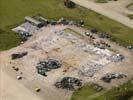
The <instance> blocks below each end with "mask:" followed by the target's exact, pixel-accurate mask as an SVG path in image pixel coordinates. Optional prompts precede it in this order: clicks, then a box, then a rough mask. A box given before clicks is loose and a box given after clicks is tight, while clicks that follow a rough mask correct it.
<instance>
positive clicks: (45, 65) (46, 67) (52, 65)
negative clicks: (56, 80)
mask: <svg viewBox="0 0 133 100" xmlns="http://www.w3.org/2000/svg"><path fill="white" fill-rule="evenodd" d="M60 67H61V64H60V62H59V61H57V60H55V59H48V60H44V61H40V62H39V63H38V64H37V67H36V68H37V71H38V73H39V74H41V75H43V76H47V75H46V72H48V71H50V70H51V69H57V68H60Z"/></svg>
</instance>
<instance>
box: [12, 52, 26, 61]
mask: <svg viewBox="0 0 133 100" xmlns="http://www.w3.org/2000/svg"><path fill="white" fill-rule="evenodd" d="M27 54H28V52H22V53H14V54H12V55H11V57H12V60H15V59H18V58H22V57H24V56H26V55H27Z"/></svg>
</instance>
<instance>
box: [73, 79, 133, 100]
mask: <svg viewBox="0 0 133 100" xmlns="http://www.w3.org/2000/svg"><path fill="white" fill-rule="evenodd" d="M132 82H133V80H132V81H129V82H127V83H125V84H123V85H121V86H119V87H114V88H113V89H111V90H109V91H107V90H102V91H100V92H97V91H96V89H95V88H94V86H93V85H90V86H89V85H87V86H84V87H82V88H81V89H79V90H77V91H75V92H74V93H73V95H72V97H71V100H132V99H133V83H132Z"/></svg>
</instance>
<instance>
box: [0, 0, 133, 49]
mask: <svg viewBox="0 0 133 100" xmlns="http://www.w3.org/2000/svg"><path fill="white" fill-rule="evenodd" d="M37 14H41V15H43V16H44V17H45V18H49V19H52V18H53V19H58V18H60V17H65V18H67V19H73V20H79V19H83V20H84V21H85V27H87V28H92V27H95V28H97V29H98V30H99V31H103V32H108V33H110V34H112V36H113V40H116V41H118V42H119V43H121V44H123V45H128V44H133V29H130V28H128V27H126V26H124V25H122V24H120V23H118V22H116V21H113V20H111V19H109V18H107V17H104V16H102V15H100V14H97V13H95V12H93V11H91V10H88V9H85V8H83V7H80V6H77V7H76V8H74V9H68V8H66V7H64V5H63V0H0V30H1V31H0V50H6V49H9V48H12V47H14V46H17V45H18V44H19V43H20V38H19V36H18V35H17V34H16V33H14V32H12V31H11V28H13V27H14V26H16V25H17V24H20V23H21V22H23V21H24V17H25V16H28V15H29V16H34V15H37Z"/></svg>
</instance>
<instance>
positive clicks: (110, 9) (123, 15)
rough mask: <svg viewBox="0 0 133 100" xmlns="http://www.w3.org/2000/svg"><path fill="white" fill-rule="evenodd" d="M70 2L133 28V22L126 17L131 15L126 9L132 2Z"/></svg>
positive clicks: (77, 0)
mask: <svg viewBox="0 0 133 100" xmlns="http://www.w3.org/2000/svg"><path fill="white" fill-rule="evenodd" d="M72 1H74V2H75V3H77V4H79V5H81V6H84V7H86V8H88V9H91V10H94V11H95V12H97V13H100V14H102V15H104V16H107V17H109V18H111V19H113V20H116V21H118V22H120V23H122V24H124V25H126V26H128V27H131V28H133V20H131V19H129V18H128V17H127V15H128V14H133V11H132V10H129V9H127V8H126V6H127V5H128V4H130V3H131V2H133V1H132V0H118V1H116V2H115V1H110V2H108V3H95V2H94V1H93V0H72Z"/></svg>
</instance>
